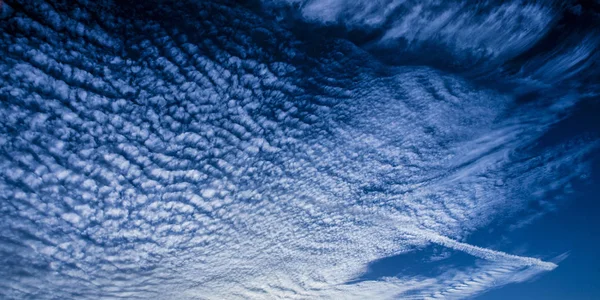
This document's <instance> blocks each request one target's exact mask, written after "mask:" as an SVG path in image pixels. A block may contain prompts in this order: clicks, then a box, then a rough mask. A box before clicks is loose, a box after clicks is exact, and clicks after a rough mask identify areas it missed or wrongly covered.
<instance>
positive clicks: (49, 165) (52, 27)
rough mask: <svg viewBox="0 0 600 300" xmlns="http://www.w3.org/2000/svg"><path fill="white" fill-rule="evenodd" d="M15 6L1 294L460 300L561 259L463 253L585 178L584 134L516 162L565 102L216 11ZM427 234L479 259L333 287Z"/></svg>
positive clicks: (7, 71)
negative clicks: (315, 44) (538, 101)
mask: <svg viewBox="0 0 600 300" xmlns="http://www.w3.org/2000/svg"><path fill="white" fill-rule="evenodd" d="M332 3H333V2H332ZM334 4H335V3H334ZM9 5H11V6H10V7H12V9H13V10H14V11H11V17H10V18H9V19H5V20H3V22H1V23H0V31H2V39H0V43H2V47H0V49H1V50H0V51H1V52H0V54H1V57H2V58H0V69H1V71H2V72H1V74H2V75H1V77H0V81H1V84H0V95H1V97H2V100H3V101H2V102H1V103H0V120H2V121H0V157H1V158H0V198H1V199H2V201H0V202H1V204H0V210H1V212H2V215H3V218H2V221H0V251H1V254H2V255H0V257H2V258H1V261H0V277H1V278H3V279H4V280H1V281H0V287H1V288H0V295H1V296H2V297H3V298H7V299H18V298H28V297H29V298H36V299H52V298H62V299H75V298H76V299H88V298H91V299H97V298H107V299H109V298H144V299H146V298H150V297H159V298H163V299H197V298H201V299H204V298H206V299H223V298H227V299H234V298H243V299H247V298H278V297H279V298H300V299H306V298H317V297H318V298H334V299H335V298H339V297H340V295H344V296H345V297H346V296H347V298H352V297H355V298H361V297H362V298H365V297H367V298H373V297H377V298H393V297H395V296H397V295H404V296H406V297H414V298H427V297H430V298H435V297H442V296H443V295H460V296H461V297H463V296H466V295H471V294H475V293H479V292H482V291H484V290H486V289H488V288H490V287H493V286H497V285H498V284H507V283H510V282H517V281H521V280H524V278H529V277H530V276H532V274H537V273H538V272H539V271H540V270H548V269H552V268H553V267H554V265H553V264H552V263H547V262H543V261H541V260H538V259H535V258H527V257H520V256H514V255H511V254H508V253H504V252H499V251H494V250H490V249H484V248H480V247H477V246H472V245H469V244H466V243H463V242H459V240H463V239H464V238H465V237H466V236H468V235H469V234H470V233H472V232H473V231H474V230H477V229H479V228H481V227H483V226H485V225H487V224H489V222H490V221H491V220H493V219H494V218H497V217H499V216H501V215H505V214H511V213H514V212H515V211H519V210H521V209H523V207H525V206H526V205H527V201H530V200H531V199H532V198H533V199H538V198H545V197H546V194H545V193H546V192H548V191H551V190H555V189H560V187H561V186H562V185H564V184H566V183H568V182H569V181H571V180H574V179H576V178H578V177H579V176H582V175H584V174H586V172H587V165H586V164H585V155H586V153H589V151H591V150H592V149H594V147H595V146H596V145H595V144H593V143H584V142H582V141H574V142H573V144H572V145H561V146H556V147H555V148H550V149H544V150H543V151H537V152H536V151H533V150H531V151H524V150H523V149H527V147H529V146H531V145H532V144H534V143H535V142H536V140H537V139H538V138H539V137H540V136H541V135H542V134H543V132H545V130H547V129H548V128H549V127H550V126H552V125H553V124H555V123H556V122H557V121H558V120H560V116H562V115H563V114H564V112H565V111H568V109H569V108H570V107H572V106H573V105H576V103H577V102H578V101H579V98H578V97H576V96H571V97H563V96H562V95H557V96H555V98H553V99H552V101H553V105H548V106H544V105H540V106H536V105H533V104H532V105H529V106H528V105H522V106H516V105H515V99H514V97H513V96H511V95H507V94H502V93H500V92H498V91H494V90H489V89H485V88H482V87H480V86H478V85H475V84H472V83H470V82H469V81H467V80H465V79H464V78H461V77H460V76H454V75H452V74H447V73H443V72H440V71H436V70H434V69H432V68H429V67H386V66H383V65H381V64H378V63H376V62H375V61H373V59H372V57H370V56H368V55H365V54H364V52H362V50H360V49H359V48H357V47H356V46H354V45H352V44H351V43H347V42H344V41H340V40H328V41H326V44H325V45H322V46H320V47H323V48H319V49H316V50H315V49H312V50H310V49H308V48H310V47H308V46H307V44H305V43H304V42H303V41H302V40H301V39H299V38H297V37H295V36H294V34H292V33H290V32H288V31H286V30H284V29H282V28H281V27H280V26H279V25H278V24H277V23H275V22H271V21H268V20H265V19H262V18H261V17H260V16H258V15H256V14H254V13H252V12H251V11H249V10H247V9H244V8H242V7H239V6H237V5H234V4H232V3H228V2H226V1H225V2H222V3H212V2H204V1H203V2H202V3H197V2H190V3H188V2H182V3H180V4H174V5H172V6H170V5H166V4H156V5H155V4H154V3H150V4H140V7H131V6H119V5H117V4H115V3H111V2H98V3H86V4H85V5H84V3H79V4H74V6H73V7H68V8H67V7H62V6H60V5H51V4H50V3H45V2H36V3H22V4H19V5H12V4H9ZM332 5H333V4H332ZM9 29H10V30H9ZM494 45H495V41H492V42H490V43H489V44H486V47H495V46H494ZM498 51H500V52H502V51H505V50H502V49H500V50H498ZM564 166H568V167H569V170H570V172H561V167H564ZM531 201H533V200H531ZM407 228H412V229H410V230H407ZM401 229H402V230H401ZM429 243H437V244H441V245H443V246H446V247H450V248H453V249H458V250H460V251H464V252H466V253H469V254H471V255H474V256H477V257H480V258H483V259H484V260H487V262H482V263H479V265H476V266H472V267H469V268H466V269H462V270H450V271H448V273H445V274H443V275H442V276H440V277H435V278H422V277H415V278H401V277H395V278H386V279H382V280H379V281H365V282H359V283H354V284H346V283H347V282H348V281H349V280H350V279H352V278H356V277H357V275H359V274H360V273H361V272H364V269H365V267H366V266H367V264H368V263H369V262H372V261H374V260H377V259H380V258H382V257H386V256H390V255H396V254H399V253H407V252H409V251H419V249H421V248H422V247H424V246H426V245H428V244H429ZM448 287H450V288H448ZM440 295H442V296H440ZM448 297H450V296H448ZM457 297H458V296H457Z"/></svg>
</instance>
